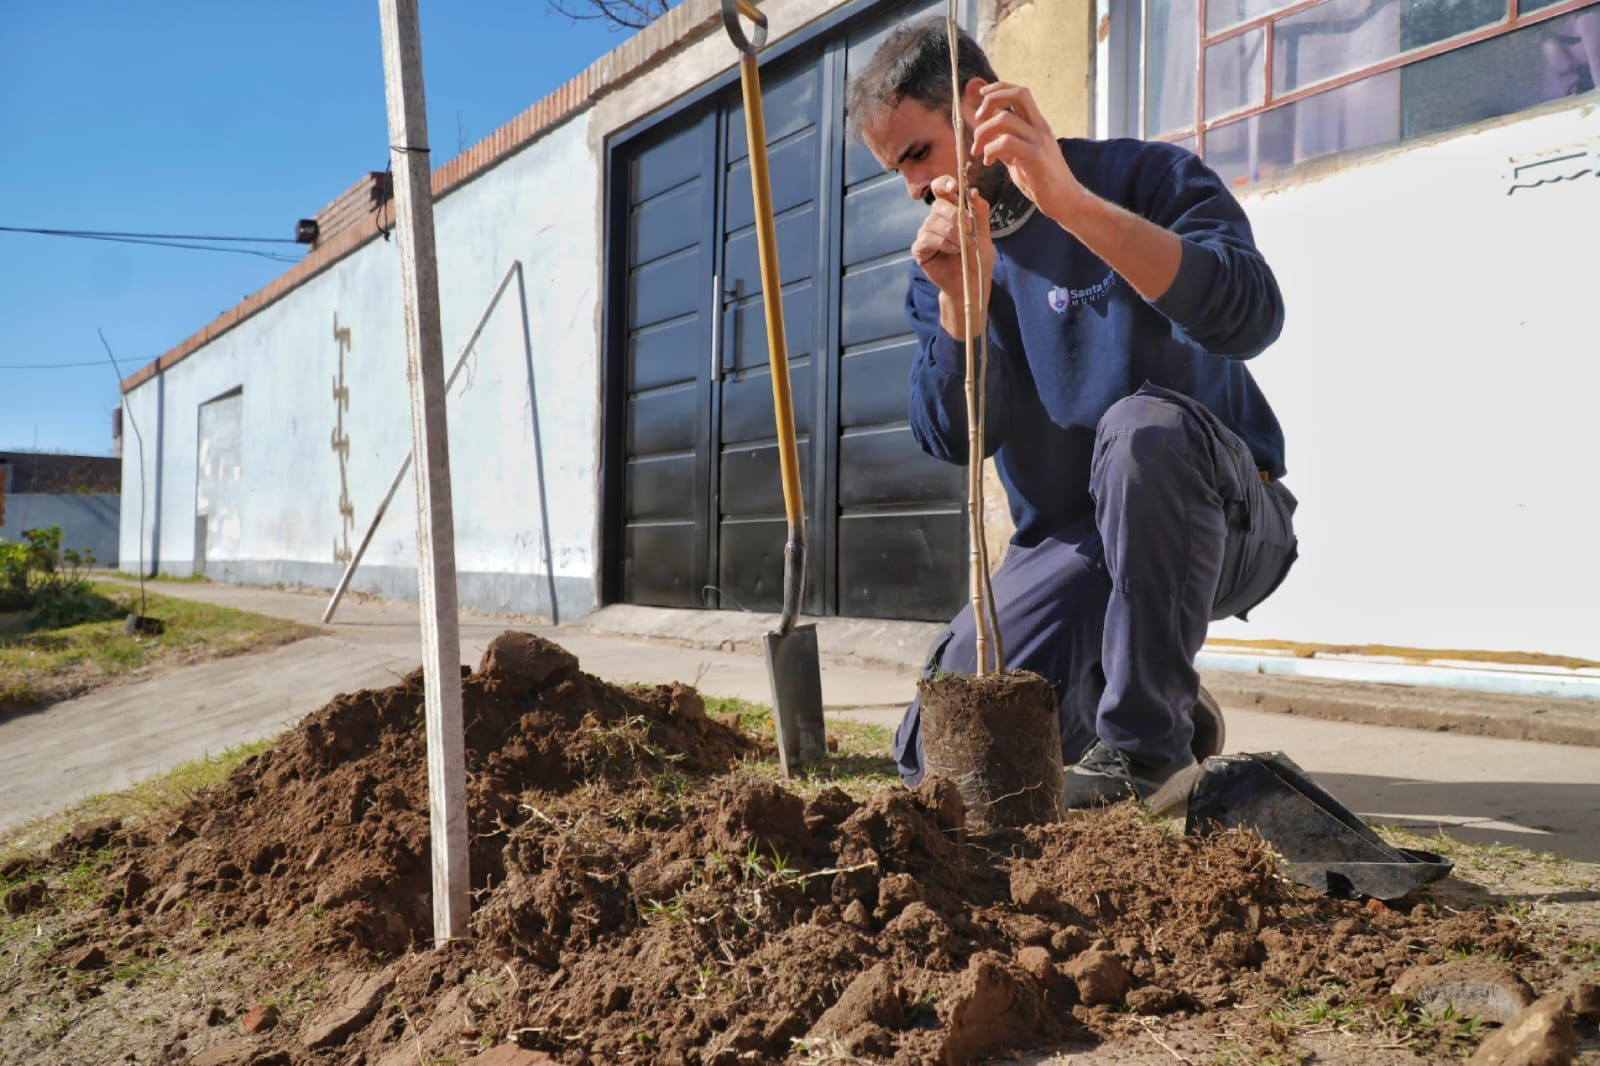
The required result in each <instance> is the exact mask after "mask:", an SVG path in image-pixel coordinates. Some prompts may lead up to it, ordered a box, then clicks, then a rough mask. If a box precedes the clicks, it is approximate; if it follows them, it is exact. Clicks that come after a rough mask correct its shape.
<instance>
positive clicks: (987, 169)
mask: <svg viewBox="0 0 1600 1066" xmlns="http://www.w3.org/2000/svg"><path fill="white" fill-rule="evenodd" d="M968 149H969V151H968V155H967V186H968V188H969V189H970V190H971V191H973V192H976V193H977V194H978V195H979V196H981V197H983V198H984V200H985V201H987V202H988V204H989V233H990V235H991V236H995V237H1004V236H1007V235H1009V234H1011V233H1015V232H1016V231H1017V230H1018V229H1020V228H1021V227H1022V224H1023V223H1024V222H1026V221H1028V219H1030V218H1032V217H1033V212H1034V210H1035V205H1034V203H1033V202H1032V201H1031V200H1029V199H1028V198H1027V197H1026V196H1025V195H1023V192H1022V190H1021V189H1019V188H1017V185H1016V183H1015V182H1014V181H1012V180H1011V172H1010V171H1008V170H1007V169H1006V165H1005V164H1004V163H988V164H984V163H980V162H978V160H977V159H976V158H974V157H973V156H972V154H971V152H970V149H971V137H970V136H969V137H968ZM934 199H935V197H934V195H933V190H932V189H931V188H930V189H928V190H927V191H926V192H924V193H923V194H922V202H923V203H925V204H927V205H928V206H929V207H932V206H933V201H934Z"/></svg>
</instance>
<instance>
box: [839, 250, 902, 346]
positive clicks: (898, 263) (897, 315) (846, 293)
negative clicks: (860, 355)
mask: <svg viewBox="0 0 1600 1066" xmlns="http://www.w3.org/2000/svg"><path fill="white" fill-rule="evenodd" d="M910 264H911V260H910V258H909V257H907V258H905V259H894V260H890V261H889V262H886V263H882V264H879V265H878V266H873V267H868V268H867V269H866V270H860V271H856V272H854V273H851V274H846V275H845V277H844V281H843V283H842V285H841V287H840V288H841V300H840V303H841V307H840V311H839V340H840V343H841V344H843V345H844V346H845V347H846V348H848V347H850V346H851V345H855V344H866V343H867V342H869V341H877V340H883V339H884V338H887V337H894V336H897V335H899V334H902V333H905V332H906V331H907V330H909V329H910V328H911V323H910V322H909V321H908V320H907V318H906V286H907V284H908V281H909V278H910V272H911V265H910Z"/></svg>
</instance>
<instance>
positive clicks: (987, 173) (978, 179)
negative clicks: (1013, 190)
mask: <svg viewBox="0 0 1600 1066" xmlns="http://www.w3.org/2000/svg"><path fill="white" fill-rule="evenodd" d="M967 184H969V185H971V186H972V188H973V189H974V191H976V192H977V194H978V195H979V196H981V197H983V198H984V199H985V200H987V201H988V202H989V203H991V204H992V203H994V202H995V201H996V200H998V199H1000V197H1001V196H1003V195H1004V194H1005V192H1006V190H1007V189H1009V188H1010V187H1011V174H1010V172H1009V171H1007V170H1006V165H1005V164H1004V163H989V164H987V165H985V164H983V163H980V162H978V161H977V160H976V159H973V158H971V157H970V156H969V157H968V161H967Z"/></svg>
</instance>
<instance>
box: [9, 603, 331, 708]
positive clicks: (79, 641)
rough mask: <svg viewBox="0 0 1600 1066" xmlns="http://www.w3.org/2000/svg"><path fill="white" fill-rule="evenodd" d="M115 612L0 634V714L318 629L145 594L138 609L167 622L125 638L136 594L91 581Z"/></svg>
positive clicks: (269, 644) (292, 638)
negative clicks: (161, 628) (153, 632)
mask: <svg viewBox="0 0 1600 1066" xmlns="http://www.w3.org/2000/svg"><path fill="white" fill-rule="evenodd" d="M92 589H93V592H94V594H95V595H97V596H100V597H103V598H104V599H105V600H106V601H108V603H109V604H110V605H112V606H111V607H108V608H107V610H108V611H110V612H111V613H113V614H115V616H116V617H115V618H114V619H112V620H106V621H96V622H85V623H82V624H79V625H73V626H66V627H63V628H60V629H48V630H38V631H36V632H31V633H12V634H6V635H0V717H4V715H5V714H6V712H7V710H8V709H9V710H12V711H15V710H18V709H22V708H27V707H32V706H38V705H40V704H45V703H53V702H56V701H57V700H62V699H68V698H70V697H72V696H77V695H81V694H83V693H84V692H87V691H89V690H91V689H95V688H99V687H101V686H103V685H106V684H109V683H111V682H112V681H114V680H115V679H116V678H118V677H120V676H122V675H125V674H128V673H130V672H132V671H135V670H139V669H142V668H144V667H149V666H163V665H187V664H190V663H196V662H202V661H205V660H207V659H218V658H222V657H224V656H228V655H238V654H240V653H242V652H247V651H254V650H256V649H259V648H270V647H276V646H278V645H280V644H287V643H290V642H291V641H295V640H299V639H300V638H302V637H306V636H310V635H312V634H313V633H315V632H317V630H315V629H314V628H312V627H310V626H304V625H300V624H299V623H297V622H291V621H288V620H286V619H282V618H271V617H268V616H267V615H262V614H255V613H254V612H251V611H241V610H237V609H235V608H232V607H219V606H216V605H215V604H209V603H200V602H197V601H194V600H182V599H175V598H173V597H170V596H162V595H159V594H157V593H150V594H148V595H147V596H146V602H145V608H144V613H145V614H147V615H149V616H152V617H155V618H159V619H161V620H162V621H163V622H165V623H166V631H165V632H164V633H162V634H161V635H160V636H156V637H151V636H144V635H134V636H129V635H128V634H127V633H126V632H124V625H123V618H124V616H126V615H127V614H128V613H130V612H131V611H134V610H136V609H137V605H138V602H139V601H138V593H137V592H136V591H130V590H129V589H127V588H126V587H124V586H122V585H109V584H103V583H98V582H97V583H95V584H94V585H93V586H92Z"/></svg>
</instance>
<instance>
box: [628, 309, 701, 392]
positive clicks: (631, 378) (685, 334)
mask: <svg viewBox="0 0 1600 1066" xmlns="http://www.w3.org/2000/svg"><path fill="white" fill-rule="evenodd" d="M709 358H710V354H709V353H707V354H706V355H704V356H702V355H701V348H700V317H699V316H698V315H695V316H692V317H690V318H681V319H679V320H678V321H676V322H671V323H668V324H667V325H664V326H656V327H654V328H651V329H646V330H642V331H640V332H638V333H636V334H634V335H633V336H632V337H630V338H629V339H628V390H629V391H630V392H639V391H642V390H644V389H654V388H659V387H661V386H662V385H672V384H675V383H678V382H684V381H692V380H693V379H694V378H695V377H697V376H698V375H700V374H702V373H704V372H705V366H706V363H705V360H706V359H709Z"/></svg>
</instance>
